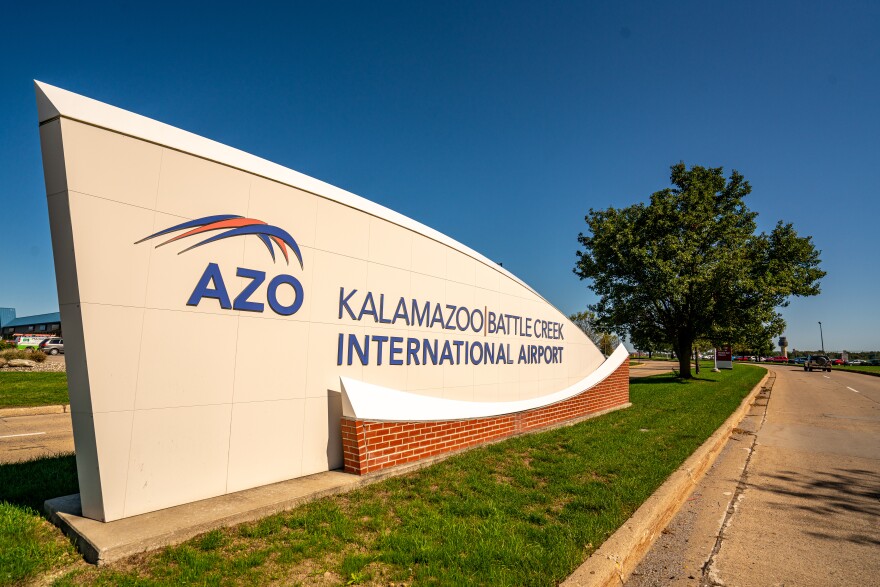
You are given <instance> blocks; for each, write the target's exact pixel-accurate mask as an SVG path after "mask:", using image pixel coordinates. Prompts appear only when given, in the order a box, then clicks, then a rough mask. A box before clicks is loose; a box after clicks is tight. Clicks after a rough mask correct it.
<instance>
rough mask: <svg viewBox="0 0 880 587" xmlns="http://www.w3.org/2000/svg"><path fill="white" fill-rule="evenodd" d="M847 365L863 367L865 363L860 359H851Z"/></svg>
mask: <svg viewBox="0 0 880 587" xmlns="http://www.w3.org/2000/svg"><path fill="white" fill-rule="evenodd" d="M848 364H849V365H856V366H858V365H864V364H865V361H863V360H861V359H853V360H852V361H850V362H849V363H848Z"/></svg>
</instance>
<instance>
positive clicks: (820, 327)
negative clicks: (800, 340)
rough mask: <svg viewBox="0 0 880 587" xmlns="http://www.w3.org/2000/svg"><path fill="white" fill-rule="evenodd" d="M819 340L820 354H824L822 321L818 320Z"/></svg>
mask: <svg viewBox="0 0 880 587" xmlns="http://www.w3.org/2000/svg"><path fill="white" fill-rule="evenodd" d="M819 340H820V341H821V342H822V354H823V355H824V354H825V337H824V336H822V323H821V322H819Z"/></svg>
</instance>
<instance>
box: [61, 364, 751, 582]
mask: <svg viewBox="0 0 880 587" xmlns="http://www.w3.org/2000/svg"><path fill="white" fill-rule="evenodd" d="M763 374H764V369H762V368H759V367H753V366H746V365H737V366H736V368H735V369H734V370H733V371H727V372H723V373H711V372H704V373H702V374H701V377H700V379H699V380H694V381H690V382H679V381H677V380H675V379H674V378H672V377H670V376H657V377H652V378H647V379H642V380H638V381H634V382H633V383H632V384H631V398H632V402H633V407H631V408H629V409H627V410H622V411H618V412H614V413H612V414H608V415H606V416H603V417H601V418H597V419H594V420H588V421H586V422H582V423H580V424H577V425H574V426H570V427H565V428H559V429H556V430H550V431H547V432H543V433H538V434H533V435H528V436H522V437H517V438H513V439H510V440H508V441H505V442H502V443H498V444H495V445H492V446H488V447H483V448H480V449H476V450H472V451H470V452H467V453H464V454H462V455H459V456H456V457H453V458H451V459H448V460H446V461H443V462H441V463H438V464H436V465H434V466H432V467H429V468H427V469H423V470H421V471H418V472H415V473H411V474H408V475H405V476H401V477H396V478H393V479H388V480H385V481H382V482H380V483H377V484H375V485H371V486H369V487H367V488H364V489H362V490H359V491H357V492H353V493H349V494H346V495H343V496H337V497H332V498H326V499H322V500H319V501H316V502H314V503H311V504H308V505H306V506H303V507H300V508H297V509H296V510H292V511H290V512H286V513H283V514H278V515H275V516H270V517H268V518H265V519H263V520H260V521H258V522H255V523H250V524H243V525H240V526H236V527H233V528H226V529H221V530H214V531H212V532H209V533H207V534H204V535H202V536H199V537H197V538H194V539H192V540H190V541H188V542H186V543H185V544H182V545H180V546H175V547H169V548H165V549H163V550H162V551H159V552H156V553H150V554H144V555H139V556H136V557H134V558H131V559H128V560H127V561H122V562H120V563H117V564H114V565H110V566H108V567H101V568H96V567H90V568H87V569H85V570H83V569H78V570H76V571H73V572H71V573H68V574H67V575H65V576H63V577H62V578H60V579H59V580H58V581H57V582H56V584H57V585H92V584H95V585H170V584H175V585H177V584H198V585H251V584H284V585H289V584H293V585H296V584H302V585H329V584H368V585H388V584H389V583H395V584H397V583H405V584H408V585H409V584H414V585H474V584H477V585H479V584H482V585H555V584H557V583H558V582H559V581H561V580H562V579H564V578H565V577H566V576H567V575H568V574H570V573H571V572H572V571H573V570H574V569H575V568H576V567H577V566H578V565H580V564H581V563H582V562H583V561H584V560H585V559H586V558H587V557H588V556H589V555H590V554H591V553H592V552H593V551H594V550H595V549H596V548H597V547H598V546H599V545H600V544H601V543H602V542H603V541H604V540H605V539H606V538H608V536H610V535H611V534H612V533H613V532H614V531H615V530H617V528H618V527H620V525H621V524H623V522H625V521H626V520H627V519H628V518H629V517H630V516H631V515H632V514H633V512H634V511H635V510H636V509H637V508H638V507H639V505H641V504H642V502H644V500H645V499H647V498H648V497H649V496H650V495H651V493H653V492H654V491H655V490H656V489H657V487H658V486H659V485H660V484H661V483H662V482H663V481H664V480H665V479H666V478H667V477H668V476H669V474H670V473H672V472H673V471H674V470H675V469H676V468H677V467H678V466H679V465H680V464H681V463H682V462H683V461H684V460H685V459H686V458H687V457H688V456H689V455H690V454H691V453H692V452H693V451H694V450H695V449H696V448H697V447H698V446H699V445H700V444H701V443H702V442H704V441H705V440H706V439H707V438H708V437H709V436H710V435H711V434H712V432H714V431H715V430H716V429H717V428H718V427H719V426H720V425H721V424H722V423H723V422H724V420H725V419H726V418H727V417H728V416H729V415H730V414H731V412H733V410H734V409H735V408H736V407H737V406H738V405H739V404H740V402H741V401H742V399H743V398H744V397H745V396H746V395H747V394H748V392H749V391H750V390H751V389H752V388H753V387H754V386H755V384H757V383H758V381H759V380H760V379H761V377H762V376H763Z"/></svg>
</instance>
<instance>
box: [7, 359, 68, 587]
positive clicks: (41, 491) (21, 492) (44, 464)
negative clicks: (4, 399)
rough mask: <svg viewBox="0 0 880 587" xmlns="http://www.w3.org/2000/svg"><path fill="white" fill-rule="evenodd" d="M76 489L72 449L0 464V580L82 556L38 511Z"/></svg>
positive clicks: (22, 579) (17, 580) (26, 576)
mask: <svg viewBox="0 0 880 587" xmlns="http://www.w3.org/2000/svg"><path fill="white" fill-rule="evenodd" d="M22 375H32V374H31V373H22ZM77 491H79V488H78V485H77V480H76V461H75V459H74V457H73V456H72V455H68V456H60V457H52V458H46V459H39V460H36V461H31V462H25V463H15V464H11V465H0V585H19V584H25V583H27V582H29V580H32V579H33V578H34V577H36V576H38V575H39V574H41V573H44V572H47V571H52V570H56V569H59V568H61V569H63V568H65V567H66V566H69V565H71V564H73V563H75V562H77V561H80V560H81V559H80V557H79V555H78V553H77V552H76V550H75V549H74V547H73V545H72V544H71V543H70V542H69V541H68V540H67V539H66V538H65V537H64V536H63V535H62V534H61V532H60V531H59V530H58V528H56V527H55V526H53V525H52V524H50V523H49V522H47V521H46V520H45V519H43V517H42V516H40V514H39V513H38V512H42V511H43V502H44V501H45V500H47V499H51V498H53V497H59V496H61V495H70V494H71V493H76V492H77Z"/></svg>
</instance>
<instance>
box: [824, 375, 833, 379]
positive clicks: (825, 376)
mask: <svg viewBox="0 0 880 587" xmlns="http://www.w3.org/2000/svg"><path fill="white" fill-rule="evenodd" d="M822 377H824V378H825V379H831V378H830V377H828V376H827V375H823V376H822Z"/></svg>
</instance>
